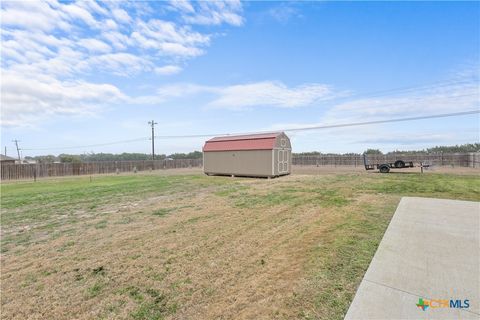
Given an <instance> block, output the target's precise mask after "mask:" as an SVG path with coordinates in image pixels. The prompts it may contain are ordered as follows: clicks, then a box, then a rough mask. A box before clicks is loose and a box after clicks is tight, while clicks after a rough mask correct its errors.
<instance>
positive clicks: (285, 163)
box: [283, 150, 290, 172]
mask: <svg viewBox="0 0 480 320" xmlns="http://www.w3.org/2000/svg"><path fill="white" fill-rule="evenodd" d="M289 153H290V151H288V150H284V151H283V172H288V165H289V163H288V162H289V161H288V160H289V159H290V154H289Z"/></svg>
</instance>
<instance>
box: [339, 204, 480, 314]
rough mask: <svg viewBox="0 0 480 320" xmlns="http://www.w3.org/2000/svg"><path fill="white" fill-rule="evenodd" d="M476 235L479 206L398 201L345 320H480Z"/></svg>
mask: <svg viewBox="0 0 480 320" xmlns="http://www.w3.org/2000/svg"><path fill="white" fill-rule="evenodd" d="M479 233H480V203H479V202H471V201H457V200H444V199H427V198H410V197H405V198H402V200H401V201H400V204H399V205H398V207H397V210H396V212H395V214H394V216H393V218H392V221H391V222H390V225H389V226H388V228H387V231H386V232H385V235H384V237H383V239H382V241H381V242H380V246H379V247H378V249H377V252H376V253H375V256H374V258H373V259H372V262H371V263H370V266H369V268H368V270H367V272H366V274H365V276H364V278H363V280H362V282H361V284H360V286H359V288H358V290H357V293H356V295H355V298H354V300H353V302H352V304H351V305H350V308H349V309H348V312H347V315H346V316H345V319H480V304H479V302H480V242H479V241H480V237H479ZM419 298H423V299H446V300H450V299H453V300H457V299H459V300H462V301H463V300H465V299H468V300H469V302H470V307H469V308H462V309H460V308H450V307H447V308H434V307H435V306H436V304H434V305H433V306H432V307H429V308H427V309H426V310H425V311H423V310H422V309H421V308H419V307H417V306H416V304H417V303H418V302H419V301H418V300H419Z"/></svg>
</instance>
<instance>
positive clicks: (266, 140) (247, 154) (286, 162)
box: [203, 132, 292, 177]
mask: <svg viewBox="0 0 480 320" xmlns="http://www.w3.org/2000/svg"><path fill="white" fill-rule="evenodd" d="M291 160H292V146H291V144H290V139H289V138H288V136H287V135H286V134H285V133H284V132H275V133H262V134H251V135H240V136H226V137H215V138H213V139H210V140H208V141H206V142H205V145H204V147H203V171H204V172H205V174H207V175H232V176H245V177H277V176H282V175H286V174H290V167H291V163H292V161H291Z"/></svg>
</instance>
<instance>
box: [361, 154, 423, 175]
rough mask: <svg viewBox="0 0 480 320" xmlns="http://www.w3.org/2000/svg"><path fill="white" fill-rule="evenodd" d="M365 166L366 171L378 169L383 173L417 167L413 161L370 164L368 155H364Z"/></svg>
mask: <svg viewBox="0 0 480 320" xmlns="http://www.w3.org/2000/svg"><path fill="white" fill-rule="evenodd" d="M363 164H364V166H365V170H375V169H378V171H380V172H381V173H389V172H390V169H405V168H414V167H415V165H414V163H413V161H404V160H396V161H395V162H384V163H372V164H369V163H368V160H367V155H366V154H363ZM422 168H423V165H422Z"/></svg>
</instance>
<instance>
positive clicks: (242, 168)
mask: <svg viewBox="0 0 480 320" xmlns="http://www.w3.org/2000/svg"><path fill="white" fill-rule="evenodd" d="M203 157H204V162H203V171H204V172H205V173H209V174H225V175H237V176H260V177H269V176H273V175H275V174H274V173H272V150H242V151H210V152H204V153H203Z"/></svg>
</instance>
